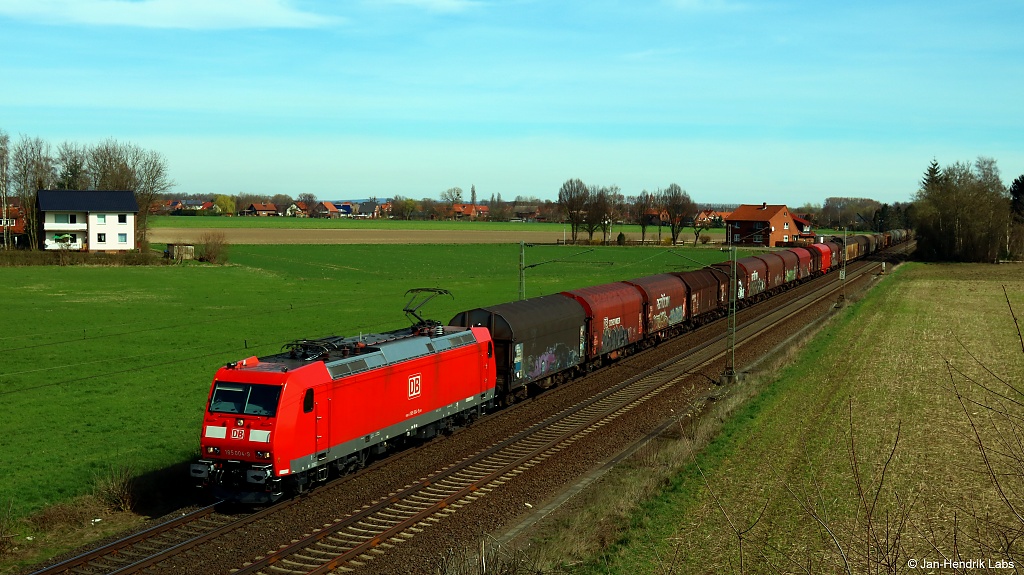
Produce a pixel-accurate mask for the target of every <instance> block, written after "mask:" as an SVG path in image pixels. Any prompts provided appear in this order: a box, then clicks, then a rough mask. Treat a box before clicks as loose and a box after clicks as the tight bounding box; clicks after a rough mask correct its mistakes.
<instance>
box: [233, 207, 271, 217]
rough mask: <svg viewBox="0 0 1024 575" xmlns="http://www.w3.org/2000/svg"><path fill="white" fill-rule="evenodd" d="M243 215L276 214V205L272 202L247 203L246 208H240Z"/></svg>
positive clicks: (264, 215)
mask: <svg viewBox="0 0 1024 575" xmlns="http://www.w3.org/2000/svg"><path fill="white" fill-rule="evenodd" d="M241 215H243V216H263V217H266V216H276V215H277V206H275V205H274V204H249V207H248V208H245V209H244V210H242V213H241Z"/></svg>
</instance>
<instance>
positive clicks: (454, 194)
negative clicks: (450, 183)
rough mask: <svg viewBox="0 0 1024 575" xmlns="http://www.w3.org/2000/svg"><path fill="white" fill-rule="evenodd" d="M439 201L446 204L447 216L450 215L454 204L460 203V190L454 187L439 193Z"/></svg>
mask: <svg viewBox="0 0 1024 575" xmlns="http://www.w3.org/2000/svg"><path fill="white" fill-rule="evenodd" d="M441 201H442V202H444V203H446V204H448V215H452V213H453V212H454V210H455V204H461V203H462V188H460V187H458V186H456V187H454V188H448V189H447V190H445V191H443V192H441Z"/></svg>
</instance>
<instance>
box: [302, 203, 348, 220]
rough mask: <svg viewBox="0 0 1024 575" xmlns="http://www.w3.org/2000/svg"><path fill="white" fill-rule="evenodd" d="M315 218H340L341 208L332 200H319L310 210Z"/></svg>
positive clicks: (311, 215)
mask: <svg viewBox="0 0 1024 575" xmlns="http://www.w3.org/2000/svg"><path fill="white" fill-rule="evenodd" d="M309 215H310V217H313V218H340V217H341V210H339V209H338V207H337V206H335V205H334V204H333V203H331V202H319V203H317V205H315V206H313V209H312V210H311V211H310V214H309Z"/></svg>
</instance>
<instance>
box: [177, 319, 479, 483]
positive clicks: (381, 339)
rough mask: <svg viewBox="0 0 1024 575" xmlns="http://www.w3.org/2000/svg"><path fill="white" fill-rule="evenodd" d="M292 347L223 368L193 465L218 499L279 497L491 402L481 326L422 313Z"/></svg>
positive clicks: (468, 415)
mask: <svg viewBox="0 0 1024 575" xmlns="http://www.w3.org/2000/svg"><path fill="white" fill-rule="evenodd" d="M286 347H287V348H288V350H287V351H285V352H284V353H280V354H276V355H271V356H266V357H261V358H257V357H250V358H248V359H245V360H242V361H239V362H236V363H230V364H228V365H226V366H225V367H223V368H221V369H220V370H218V371H217V374H216V376H215V378H214V381H213V385H212V386H211V389H210V394H209V399H208V402H207V408H206V414H205V416H204V419H203V427H202V433H201V437H200V449H201V453H202V455H201V459H200V460H199V461H197V462H195V463H193V464H192V467H191V474H192V477H193V479H194V480H195V481H196V482H197V483H198V484H199V485H200V486H202V487H207V488H210V489H211V490H212V492H213V495H214V496H215V497H218V498H223V499H229V500H234V501H239V502H243V503H267V502H272V501H274V500H276V499H278V498H279V497H281V496H282V495H283V494H284V493H286V492H288V491H295V492H301V491H303V490H304V489H305V488H306V487H308V486H309V485H310V484H311V483H314V482H318V481H324V480H326V479H327V476H328V473H329V472H330V471H331V470H335V471H337V472H347V471H350V470H353V469H358V468H359V467H361V466H363V465H365V463H366V461H367V460H368V459H369V458H370V457H372V456H374V455H378V454H381V453H383V452H385V451H387V450H388V448H389V447H391V446H394V445H395V444H397V443H400V442H402V441H403V440H405V439H408V438H420V439H426V438H430V437H433V436H434V435H436V434H437V433H438V432H440V431H443V430H446V429H447V428H450V427H452V426H454V425H458V424H461V423H464V422H465V421H467V420H470V419H472V418H474V417H476V416H478V415H480V414H482V413H484V412H486V411H487V410H489V409H490V408H491V407H493V404H494V393H495V388H494V384H495V367H494V366H495V362H494V360H493V356H494V347H493V344H492V342H491V336H490V333H489V332H488V331H487V330H486V329H483V328H476V327H474V328H468V329H467V328H460V327H450V326H441V325H440V324H437V323H436V322H421V323H419V324H417V325H416V326H413V327H411V328H406V329H402V330H397V331H391V332H386V333H380V334H368V335H361V336H358V337H328V338H323V339H318V340H312V341H311V340H303V341H298V342H294V343H293V344H290V345H289V346H286Z"/></svg>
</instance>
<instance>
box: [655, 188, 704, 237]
mask: <svg viewBox="0 0 1024 575" xmlns="http://www.w3.org/2000/svg"><path fill="white" fill-rule="evenodd" d="M662 197H663V202H664V205H663V207H664V208H665V212H666V213H667V214H668V225H669V229H670V230H671V231H672V243H673V244H674V243H676V240H678V239H679V233H680V232H682V231H683V226H684V225H685V224H686V222H687V219H688V218H692V217H693V214H694V210H696V204H694V203H693V200H691V199H690V194H688V193H686V190H684V189H682V188H681V187H679V185H678V184H671V185H669V187H668V188H667V189H666V190H665V191H664V192H662Z"/></svg>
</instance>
